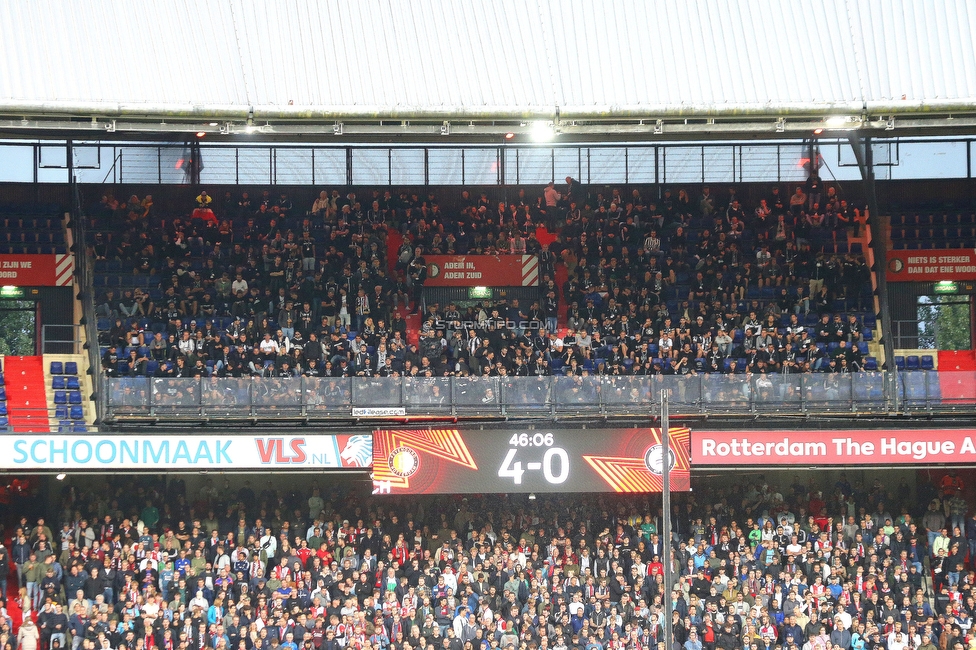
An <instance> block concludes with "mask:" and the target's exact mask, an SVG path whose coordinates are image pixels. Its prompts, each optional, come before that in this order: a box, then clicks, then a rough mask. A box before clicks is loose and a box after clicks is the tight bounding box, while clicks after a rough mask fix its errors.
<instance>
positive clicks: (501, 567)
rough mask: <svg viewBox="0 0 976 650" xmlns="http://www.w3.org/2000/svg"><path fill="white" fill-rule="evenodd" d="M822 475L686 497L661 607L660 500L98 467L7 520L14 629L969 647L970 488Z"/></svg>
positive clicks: (110, 642)
mask: <svg viewBox="0 0 976 650" xmlns="http://www.w3.org/2000/svg"><path fill="white" fill-rule="evenodd" d="M831 481H832V479H823V478H816V477H814V478H811V479H810V480H809V482H804V481H801V480H799V478H795V479H794V480H793V481H792V484H790V483H791V482H790V480H789V479H787V478H785V475H784V476H783V477H782V481H780V482H781V483H782V484H779V483H774V482H769V483H767V482H766V479H765V478H764V477H763V478H760V479H759V480H758V482H757V480H754V479H746V480H742V481H722V482H720V483H719V482H715V481H712V482H710V483H708V484H707V486H703V490H702V491H705V492H707V493H708V494H709V497H710V499H709V500H708V502H707V503H704V504H703V503H702V502H701V501H700V500H696V499H695V498H694V495H692V494H691V493H685V494H676V495H674V503H673V505H674V515H673V517H672V520H671V521H672V525H673V537H674V540H675V545H674V559H673V562H672V569H673V571H674V575H675V583H674V593H673V594H671V595H666V594H662V593H661V586H662V572H663V568H664V565H663V563H662V559H661V556H660V548H661V541H660V540H661V537H660V533H661V529H660V524H661V520H660V514H659V510H658V508H660V502H659V500H658V503H657V505H654V504H653V499H652V502H651V503H648V497H647V495H641V496H640V497H630V496H626V497H625V496H619V497H617V498H616V499H615V500H614V501H613V502H611V503H608V502H607V501H606V500H605V499H606V497H605V496H594V495H574V497H573V504H572V507H569V506H568V503H567V500H566V499H565V496H564V495H558V496H557V495H542V497H541V498H540V499H539V500H538V501H536V502H529V504H530V505H529V506H526V505H525V504H524V502H523V503H519V502H509V501H501V502H500V501H499V499H497V498H496V497H495V496H494V495H470V496H468V497H464V498H462V497H461V496H460V495H458V496H455V497H442V498H439V499H436V500H430V501H426V502H419V501H416V500H411V501H410V502H409V503H407V502H404V503H402V504H398V505H397V506H392V507H391V506H390V504H389V502H388V501H384V500H381V499H383V498H382V497H369V496H363V495H361V494H358V493H357V492H356V491H355V490H353V489H351V488H349V487H337V486H335V485H332V484H328V485H320V484H319V483H318V482H317V481H316V480H315V479H311V478H310V479H309V481H308V482H304V481H303V482H301V483H297V484H294V485H291V486H288V487H284V486H282V485H281V484H280V483H278V482H272V481H268V482H267V484H266V485H265V484H263V482H262V484H261V485H252V484H251V482H250V481H246V482H245V481H236V483H237V485H236V486H234V487H232V486H231V485H230V484H229V483H228V482H224V483H222V484H217V483H215V481H214V479H212V478H209V477H208V478H206V479H205V480H201V481H200V486H199V488H198V489H197V488H194V489H192V490H191V489H189V488H188V483H187V481H185V480H184V479H183V478H182V477H169V478H168V480H166V481H165V482H164V481H156V480H155V477H139V478H138V479H132V478H129V477H106V478H105V479H104V480H101V481H100V482H99V483H98V484H97V485H98V487H97V488H94V487H92V488H86V487H84V485H83V484H82V485H79V486H78V488H77V489H73V490H71V492H70V495H66V496H65V497H64V500H63V503H62V505H63V508H62V511H63V513H64V514H63V515H62V516H59V517H57V518H51V519H49V520H45V519H44V518H31V519H28V517H27V516H23V517H22V518H21V519H20V523H19V524H17V525H15V526H13V527H12V533H13V535H12V538H11V545H10V547H9V548H10V550H9V551H8V550H7V549H6V548H0V561H2V562H4V563H8V565H15V566H16V571H14V572H12V574H11V578H10V587H11V590H10V596H9V597H8V598H6V601H7V607H8V608H7V609H5V610H4V611H5V613H6V615H7V617H8V618H9V620H8V621H7V622H6V624H7V627H8V631H6V632H3V635H4V636H6V637H7V638H12V637H13V636H14V635H15V634H18V628H20V626H21V625H22V623H21V621H25V622H26V621H30V623H26V628H27V633H28V634H35V633H38V628H39V633H38V636H39V641H40V642H41V643H42V644H44V647H51V648H56V647H67V644H68V643H73V641H72V640H73V639H74V640H78V641H79V642H80V643H78V644H77V645H79V646H80V645H81V642H88V641H90V639H89V638H88V637H89V635H91V636H93V637H94V638H95V639H98V640H100V641H101V643H102V647H103V648H108V647H112V648H118V647H126V648H129V647H134V648H138V647H154V648H168V647H173V648H174V649H178V650H187V649H188V648H198V647H210V644H211V643H212V644H213V646H214V647H216V648H225V647H227V648H231V647H233V648H239V649H242V650H279V649H280V650H285V649H288V648H291V649H292V650H294V649H295V648H302V649H303V650H315V649H318V650H338V649H340V648H343V647H346V648H360V649H362V650H372V649H375V650H387V649H389V650H407V649H411V650H412V649H414V648H443V649H445V650H454V649H459V650H476V649H477V650H489V649H491V648H499V649H505V650H515V649H516V648H519V649H521V648H525V649H528V648H539V649H542V648H546V647H551V648H554V649H562V648H565V649H567V650H586V649H587V648H589V649H590V650H597V649H601V650H602V649H604V648H607V649H616V648H619V649H621V650H623V649H627V650H630V649H634V650H637V649H639V648H660V647H661V646H660V645H659V643H658V640H659V638H660V637H661V634H662V630H661V621H660V620H659V619H658V614H657V613H655V612H656V610H657V608H658V607H659V606H660V600H661V599H662V598H663V597H665V596H669V597H671V598H672V599H673V603H674V606H675V624H674V627H673V630H674V635H675V646H674V647H675V648H678V649H684V650H703V649H704V648H708V647H714V648H723V649H726V648H727V649H733V650H734V649H741V650H773V649H774V648H781V649H782V650H799V649H800V648H805V647H808V648H828V649H830V648H833V649H837V648H840V649H841V650H849V649H851V648H867V649H869V650H881V649H889V650H890V648H892V647H894V648H909V647H915V648H918V649H919V650H933V648H934V649H937V648H939V647H945V648H955V649H956V650H958V648H960V647H964V646H963V641H962V639H963V638H964V636H965V635H966V632H965V630H964V626H965V625H967V624H968V621H969V617H970V612H969V609H968V608H969V607H971V602H972V598H973V595H972V589H973V586H972V583H971V581H970V580H969V577H970V576H971V575H972V573H971V572H970V568H971V567H972V566H973V563H974V562H976V556H974V555H973V554H972V553H971V552H970V549H971V548H972V545H974V544H976V541H974V540H976V516H973V515H967V512H968V509H969V503H970V501H969V498H968V494H969V492H967V491H966V487H967V486H965V485H964V483H963V480H962V478H961V477H960V476H959V475H958V474H957V473H956V472H955V471H949V472H947V473H945V472H942V471H940V472H938V474H937V475H936V476H933V477H932V478H931V479H930V480H929V481H926V482H920V483H919V484H918V485H917V487H915V488H910V487H909V486H908V485H907V484H905V483H904V481H902V482H901V484H900V485H894V484H891V485H887V484H884V483H882V482H881V481H876V482H875V483H874V484H873V486H872V485H866V484H863V483H862V482H861V481H860V480H855V481H853V482H852V481H850V480H848V478H847V477H846V476H845V475H840V476H839V478H838V480H837V481H836V485H834V484H832V483H831ZM694 494H695V495H697V494H699V490H696V492H695V493H694ZM713 502H714V503H713ZM851 512H853V513H854V514H850V513H851ZM48 521H50V525H49V524H48ZM52 529H53V530H52ZM55 530H56V531H57V532H56V533H55V532H54V531H55ZM52 539H57V540H59V541H58V542H57V543H58V544H62V543H63V545H64V548H63V550H61V551H60V557H58V558H54V557H53V556H49V555H48V554H49V553H50V552H51V551H50V548H49V546H50V545H49V541H50V540H52ZM113 547H114V549H115V550H114V552H113V551H112V550H111V549H112V548H113ZM105 549H108V550H107V551H105V552H104V554H103V551H104V550H105ZM828 557H829V559H828ZM55 570H60V571H61V575H59V576H55V575H54V572H55ZM824 574H827V575H826V576H825V575H824ZM18 587H22V589H20V592H19V593H18V592H17V588H18ZM5 595H6V594H5ZM882 595H883V598H882ZM967 602H968V603H970V604H969V605H968V606H967ZM87 608H94V610H95V612H94V613H93V614H92V615H91V616H89V615H88V609H87ZM99 609H102V611H101V613H99V611H98V610H99ZM113 617H117V619H118V620H115V618H113ZM35 619H36V622H37V623H36V625H35V623H34V620H35ZM208 620H209V621H211V622H209V623H208V622H207V621H208ZM32 628H34V629H33V630H32ZM20 629H23V628H20ZM61 630H63V631H61ZM62 635H63V637H62ZM21 638H22V639H23V634H22V633H21ZM62 638H63V639H64V641H65V643H64V645H62V644H61V641H62ZM208 639H212V641H209V640H208ZM906 639H910V640H911V641H910V642H909V643H908V644H906ZM142 640H144V642H145V644H146V645H142V643H141V642H140V641H142ZM55 643H56V644H57V645H54V644H55ZM201 644H202V645H201ZM912 644H914V645H912ZM21 647H23V646H21Z"/></svg>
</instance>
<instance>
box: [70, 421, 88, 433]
mask: <svg viewBox="0 0 976 650" xmlns="http://www.w3.org/2000/svg"><path fill="white" fill-rule="evenodd" d="M71 433H88V425H87V424H85V421H84V420H79V421H77V422H75V425H74V426H73V427H71Z"/></svg>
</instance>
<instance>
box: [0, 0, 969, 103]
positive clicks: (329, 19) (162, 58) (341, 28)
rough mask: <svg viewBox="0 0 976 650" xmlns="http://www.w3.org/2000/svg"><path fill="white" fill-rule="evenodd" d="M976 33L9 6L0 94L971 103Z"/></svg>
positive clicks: (679, 15)
mask: <svg viewBox="0 0 976 650" xmlns="http://www.w3.org/2000/svg"><path fill="white" fill-rule="evenodd" d="M974 41H976V5H974V4H973V2H972V1H971V0H932V1H931V2H916V1H915V0H741V2H735V3H729V2H728V1H727V0H687V1H682V2H674V1H673V0H606V1H596V0H465V1H463V2H462V1H460V0H361V1H355V2H354V1H350V0H321V1H319V2H299V1H298V0H169V1H163V0H144V1H141V2H132V1H131V0H74V1H73V2H64V1H63V0H6V1H5V2H2V3H0V55H2V56H3V57H4V59H3V60H4V65H3V66H2V67H0V106H7V107H8V109H7V110H8V111H9V107H10V106H14V105H20V104H21V103H22V104H26V105H47V108H49V109H50V112H57V110H58V109H62V110H69V109H71V107H78V106H81V105H83V104H89V103H92V104H106V105H107V104H111V103H117V104H129V105H145V106H147V110H152V109H153V108H154V107H160V106H162V107H165V108H167V109H168V110H192V109H193V108H194V107H198V106H205V107H231V108H233V109H234V110H240V111H245V112H246V111H247V110H248V109H249V108H251V107H253V108H254V110H255V111H256V112H257V113H259V114H260V113H261V112H262V111H265V112H267V113H269V114H276V113H278V114H280V113H286V112H288V111H295V112H296V114H298V115H300V114H301V111H303V110H307V111H309V112H310V113H314V114H325V113H329V112H335V113H337V114H346V113H359V114H362V115H364V116H365V115H370V114H376V115H394V114H402V115H404V116H406V115H411V114H412V115H418V116H419V115H422V114H424V113H442V114H444V115H450V114H452V113H457V114H458V115H462V114H472V115H473V114H482V115H486V116H487V115H501V114H505V113H516V114H518V113H522V114H526V115H531V114H538V115H544V114H548V113H552V112H553V111H555V110H556V109H557V107H558V108H559V109H560V110H561V111H562V113H563V114H564V115H573V114H579V115H588V116H591V117H592V116H596V115H601V114H605V115H606V116H608V117H612V116H614V115H617V114H623V113H629V114H639V113H640V112H641V111H654V112H660V111H672V112H680V111H687V110H691V109H694V110H695V111H697V112H707V111H712V112H723V111H724V112H728V111H733V112H734V111H762V110H764V109H768V108H774V109H779V110H783V109H784V107H796V108H801V107H802V108H803V109H805V110H817V108H818V107H829V106H831V105H834V104H845V105H854V106H857V105H860V104H862V103H869V104H870V103H872V102H880V103H891V102H895V103H898V102H900V101H902V97H904V98H905V100H904V101H905V105H906V106H908V105H911V104H918V103H920V102H926V101H930V102H931V101H942V100H958V101H961V102H963V103H965V102H967V101H970V100H973V99H974V98H976V45H974ZM174 107H176V108H175V109H174ZM180 107H183V108H182V109H180ZM160 110H162V109H160Z"/></svg>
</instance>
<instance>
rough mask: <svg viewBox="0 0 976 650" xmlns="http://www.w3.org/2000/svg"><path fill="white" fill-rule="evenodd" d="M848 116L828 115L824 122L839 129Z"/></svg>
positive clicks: (832, 127) (845, 122)
mask: <svg viewBox="0 0 976 650" xmlns="http://www.w3.org/2000/svg"><path fill="white" fill-rule="evenodd" d="M847 122H848V118H847V117H846V116H844V115H834V116H833V117H828V118H827V119H826V120H825V122H824V124H826V125H827V126H828V127H829V128H831V129H839V128H840V127H842V126H844V125H845V124H847Z"/></svg>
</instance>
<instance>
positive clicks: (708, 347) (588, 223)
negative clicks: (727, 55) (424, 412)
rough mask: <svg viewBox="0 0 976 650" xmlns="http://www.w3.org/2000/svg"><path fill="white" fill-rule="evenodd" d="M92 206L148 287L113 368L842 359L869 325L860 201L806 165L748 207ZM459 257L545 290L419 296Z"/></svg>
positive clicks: (201, 201) (571, 187) (620, 199)
mask: <svg viewBox="0 0 976 650" xmlns="http://www.w3.org/2000/svg"><path fill="white" fill-rule="evenodd" d="M93 212H94V215H93V216H94V218H93V224H94V226H95V228H96V233H95V235H94V241H93V242H92V244H91V246H90V252H91V254H92V255H93V257H94V259H95V260H96V265H97V267H96V268H97V269H102V270H105V269H114V270H115V271H116V272H117V273H119V274H121V275H123V277H127V276H129V275H130V274H131V275H132V276H133V277H145V278H147V282H148V283H147V284H146V283H140V286H138V287H136V288H134V289H130V288H124V289H119V294H120V295H116V291H115V290H114V289H113V290H108V291H106V292H105V293H104V294H103V295H101V296H100V297H99V299H98V301H97V308H96V312H97V314H98V316H99V319H100V323H101V326H100V327H101V330H102V331H101V337H102V338H101V341H100V344H101V345H102V346H103V348H104V351H103V367H104V368H105V370H106V372H107V373H109V374H110V375H136V376H142V375H152V376H160V377H174V376H175V377H188V376H189V377H192V376H214V375H216V376H231V377H240V376H248V375H257V376H274V377H289V376H297V375H307V376H333V377H338V376H367V377H369V376H412V375H421V376H423V375H427V374H428V373H429V374H430V375H431V376H445V375H455V376H482V375H491V376H496V375H515V376H541V375H550V374H572V375H577V376H580V375H584V374H600V375H604V374H606V375H621V374H637V375H651V374H682V375H683V374H697V373H709V372H714V373H743V372H745V373H754V374H764V373H778V372H782V373H806V372H829V373H835V372H836V373H844V372H853V371H858V370H861V369H863V368H864V366H865V359H864V357H865V356H866V354H865V353H866V350H867V346H866V345H865V341H866V336H865V334H867V335H868V336H869V335H870V326H873V317H872V318H871V321H872V322H871V323H870V325H869V326H867V328H866V323H865V321H864V320H862V319H861V318H860V315H859V312H860V311H861V310H862V309H865V308H868V307H870V302H869V300H868V298H869V297H870V289H869V287H870V275H869V271H868V269H867V267H866V265H865V263H864V259H863V257H862V256H861V255H859V254H855V253H850V252H847V251H848V249H847V228H851V227H860V226H861V225H862V224H863V220H864V219H865V218H866V215H862V214H861V213H859V212H858V210H856V209H852V208H850V207H849V206H848V205H847V203H846V201H844V200H842V199H841V198H840V197H839V196H838V194H837V192H836V188H835V187H833V186H830V187H826V186H825V185H824V184H823V183H822V182H821V181H820V179H819V178H817V177H816V175H814V176H812V177H811V178H810V179H809V180H808V181H807V183H806V184H805V185H803V186H797V187H795V191H794V192H791V193H789V196H786V195H785V194H781V193H780V188H779V187H771V188H770V190H769V194H768V196H766V197H765V198H762V199H761V200H759V201H758V203H757V204H756V205H750V206H748V207H747V206H746V205H744V203H743V202H740V200H739V198H738V196H737V194H736V190H735V188H734V187H733V188H730V189H729V190H728V193H727V194H725V195H723V196H716V195H714V194H712V193H711V191H710V189H709V188H708V187H704V188H702V189H701V192H700V194H699V195H697V196H695V197H692V196H691V195H690V194H689V192H688V191H686V190H684V189H682V190H679V191H677V193H676V194H675V193H673V192H672V190H670V189H665V190H664V191H663V193H662V194H661V196H660V197H659V198H658V197H652V196H647V195H645V193H643V192H642V190H641V189H633V190H631V191H630V192H629V193H627V194H624V193H622V192H621V190H619V189H613V190H608V191H606V192H602V191H599V190H598V189H595V188H594V189H591V190H587V189H586V188H583V187H582V186H581V185H580V184H579V183H578V182H576V181H575V180H573V179H571V178H567V179H566V185H565V186H562V185H561V186H560V187H559V188H557V187H556V186H555V184H553V183H550V184H549V186H547V187H546V188H545V189H544V190H543V191H542V192H541V194H539V195H537V196H530V195H529V194H528V193H527V192H526V190H524V189H523V190H519V191H518V193H517V195H516V196H515V197H514V198H510V199H508V200H506V201H492V200H490V199H489V198H488V196H487V194H484V193H482V194H481V195H480V197H478V198H475V197H474V196H473V195H471V194H470V193H469V192H467V191H462V192H461V194H460V197H459V198H457V200H456V201H454V203H453V204H452V205H451V206H450V208H447V207H442V206H441V204H440V203H438V201H437V197H435V196H434V194H433V193H432V192H431V193H428V194H426V195H425V196H422V195H420V194H418V193H416V192H414V193H411V192H408V191H401V192H400V193H399V194H398V195H397V194H394V193H393V192H392V191H389V190H387V191H383V190H374V191H372V193H371V196H368V197H365V198H364V199H363V198H360V197H357V196H356V195H355V194H354V193H352V192H349V193H347V194H346V195H344V196H343V195H341V193H340V192H339V191H338V190H333V191H332V192H331V193H328V192H325V191H323V192H321V194H320V195H319V197H318V198H317V199H316V200H315V201H314V203H313V204H312V205H310V206H307V208H305V209H302V208H296V206H295V205H294V203H293V201H292V200H291V199H290V198H289V197H288V196H287V194H285V193H281V194H279V195H278V196H277V197H275V196H272V194H271V192H270V191H264V193H263V195H262V196H260V197H254V198H253V199H252V198H251V197H250V196H249V194H248V193H247V192H244V193H242V194H241V195H240V196H235V195H233V194H232V193H231V192H226V193H225V195H224V197H223V198H221V199H217V198H214V197H211V196H209V195H208V194H207V192H206V191H204V192H201V194H200V195H199V196H197V197H196V206H195V208H194V209H193V211H192V213H191V214H190V215H189V216H185V217H178V216H177V217H173V216H172V215H161V214H157V213H156V208H155V207H154V204H153V202H152V200H151V197H147V198H146V199H143V200H140V199H139V198H138V197H137V196H133V197H131V198H130V199H129V201H128V202H125V203H119V202H117V201H114V200H112V199H111V198H110V197H104V198H103V201H102V204H101V205H100V206H98V208H97V209H96V210H94V211H93ZM399 242H402V244H400V243H399ZM838 251H841V252H838ZM453 253H456V254H498V253H520V254H523V253H524V254H534V255H538V257H539V262H540V277H541V282H540V287H539V291H538V295H537V296H536V297H531V296H530V297H529V298H528V299H523V300H522V301H521V302H520V301H519V300H516V299H514V298H512V299H498V300H491V301H471V302H470V303H468V304H464V305H457V304H453V303H452V304H439V303H438V302H437V301H436V300H427V299H426V295H427V294H429V290H428V291H427V294H425V289H424V285H425V282H426V274H427V267H426V260H425V258H424V256H425V255H430V254H453ZM559 265H565V267H566V271H567V275H566V277H567V279H566V280H565V281H562V282H557V266H559ZM143 286H144V287H145V290H144V289H143V288H142V287H143ZM411 312H416V313H418V314H419V315H420V318H421V321H420V322H421V325H420V327H419V340H415V339H414V338H413V336H408V332H407V322H406V320H405V319H404V317H403V316H404V314H409V313H411ZM866 329H867V331H866ZM411 334H412V333H411ZM413 341H415V342H413ZM412 342H413V343H412Z"/></svg>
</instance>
